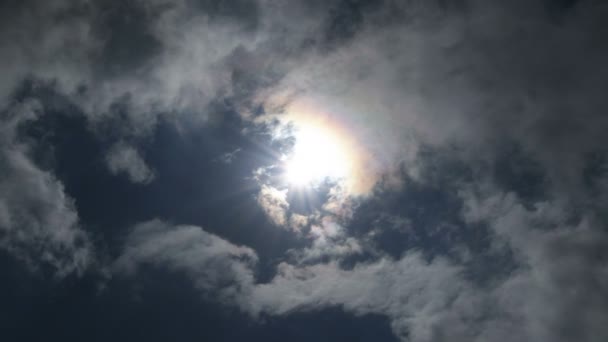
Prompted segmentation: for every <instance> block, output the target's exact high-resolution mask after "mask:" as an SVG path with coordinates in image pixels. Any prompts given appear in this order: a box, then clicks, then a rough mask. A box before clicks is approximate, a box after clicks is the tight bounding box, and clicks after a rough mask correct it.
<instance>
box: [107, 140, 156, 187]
mask: <svg viewBox="0 0 608 342" xmlns="http://www.w3.org/2000/svg"><path fill="white" fill-rule="evenodd" d="M106 163H107V165H108V169H110V172H112V173H113V174H119V173H125V174H126V175H127V176H128V177H129V179H130V180H131V181H132V182H133V183H143V184H145V183H149V182H151V181H152V180H153V179H154V177H155V174H154V171H152V169H150V167H148V165H147V164H146V162H145V161H144V159H143V158H142V157H141V156H140V155H139V152H137V150H136V149H135V148H134V147H132V146H129V145H125V144H121V143H117V144H115V145H114V146H112V148H111V149H110V150H109V151H108V153H107V155H106Z"/></svg>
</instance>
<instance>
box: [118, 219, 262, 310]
mask: <svg viewBox="0 0 608 342" xmlns="http://www.w3.org/2000/svg"><path fill="white" fill-rule="evenodd" d="M256 261H257V255H256V254H255V252H254V251H253V250H251V249H249V248H247V247H241V246H236V245H233V244H231V243H230V242H228V241H226V240H224V239H222V238H220V237H218V236H216V235H213V234H210V233H207V232H206V231H204V230H203V229H202V228H200V227H195V226H172V225H170V224H168V223H165V222H163V221H160V220H152V221H148V222H144V223H140V224H138V225H136V226H135V227H133V229H132V230H131V232H130V233H129V235H128V237H127V240H126V243H125V246H124V250H123V253H122V254H121V256H120V257H119V258H118V259H117V260H116V261H115V263H114V269H115V271H116V272H119V273H124V274H133V273H135V272H137V271H138V268H140V267H141V266H142V265H155V266H157V267H162V268H166V269H168V270H171V271H177V272H184V273H186V274H187V275H188V276H190V277H191V278H192V280H193V282H194V284H195V285H196V286H197V287H198V288H200V289H201V290H202V291H204V293H207V294H210V293H213V294H218V295H220V296H221V298H223V300H228V299H230V301H231V302H229V304H232V301H234V297H240V296H242V295H243V291H245V293H246V290H247V288H250V287H251V285H252V284H253V272H252V269H251V267H252V265H253V264H254V263H255V262H256Z"/></svg>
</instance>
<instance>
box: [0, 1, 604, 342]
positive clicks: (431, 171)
mask: <svg viewBox="0 0 608 342" xmlns="http://www.w3.org/2000/svg"><path fill="white" fill-rule="evenodd" d="M0 6H1V7H0V8H1V14H0V28H1V30H0V59H1V61H2V63H0V72H1V73H2V75H3V78H2V80H1V81H0V107H1V108H0V112H1V113H2V118H1V119H0V132H1V133H2V134H1V137H0V144H1V146H0V190H1V191H0V248H2V249H3V250H4V251H6V252H7V253H9V254H10V255H12V256H14V257H15V258H16V259H18V260H21V261H22V262H25V264H27V265H29V266H30V268H31V269H32V270H35V269H39V268H42V267H47V266H50V267H51V268H52V269H53V271H52V273H55V274H56V275H60V276H67V275H69V274H72V273H74V274H76V275H79V276H82V275H83V274H84V273H86V272H85V270H89V269H94V270H95V271H102V272H101V273H103V274H104V279H103V285H104V286H105V290H104V291H108V292H110V293H112V291H119V290H117V289H118V288H120V286H122V285H121V284H124V283H127V284H139V283H140V282H141V283H144V284H147V283H146V279H145V277H147V276H149V274H150V273H147V272H152V273H153V274H154V276H153V279H154V280H155V281H158V284H165V283H166V282H171V281H172V280H173V279H174V278H173V277H178V276H183V277H184V278H185V280H184V279H182V280H181V281H179V282H178V283H179V284H180V286H181V285H183V286H184V287H186V286H187V284H188V282H190V283H191V286H192V287H193V289H191V290H192V292H188V296H190V297H193V298H195V299H196V300H200V303H201V306H202V305H216V306H212V307H213V308H215V309H218V308H220V307H224V308H230V309H229V310H235V309H236V311H237V312H238V314H236V315H242V316H239V319H238V322H239V324H238V325H239V326H236V325H235V326H234V327H232V326H231V327H230V329H233V328H234V330H235V331H241V330H239V328H242V329H251V328H250V326H249V327H248V328H246V327H245V326H246V325H247V324H252V323H251V322H254V324H256V327H257V326H258V325H257V324H261V325H259V326H263V324H262V322H263V321H264V320H271V321H272V320H275V319H276V320H283V319H288V318H286V317H291V316H289V315H293V314H294V313H296V315H302V312H306V314H309V315H311V316H315V317H321V316H323V315H325V314H327V313H328V312H331V311H327V310H330V309H335V308H336V307H339V308H340V310H343V311H344V312H347V313H349V314H354V315H357V316H365V317H375V316H367V315H381V316H383V317H387V318H388V320H389V322H390V328H391V329H392V332H393V333H394V335H395V336H397V338H400V339H401V340H404V341H447V340H450V341H497V342H500V341H512V340H514V339H516V340H522V341H564V342H565V341H598V342H599V341H604V340H605V339H606V337H607V336H608V331H607V330H606V328H605V327H606V322H608V310H607V309H606V308H607V307H608V283H606V281H605V279H606V277H607V274H606V273H607V264H606V262H607V255H606V252H605V250H606V247H607V245H608V237H607V236H606V218H607V217H608V215H607V212H606V204H607V203H608V198H607V197H606V193H607V191H608V177H607V175H608V173H607V171H606V170H607V168H606V147H605V146H606V143H607V141H606V138H605V134H604V131H605V130H606V128H607V127H608V119H607V117H606V115H605V113H604V112H605V111H606V109H607V108H608V103H607V102H606V101H607V100H606V96H605V95H604V92H605V88H606V80H608V74H607V72H608V71H607V70H608V69H606V68H604V67H603V64H604V60H606V59H608V58H607V57H608V46H607V44H606V39H605V37H606V33H608V26H607V25H606V24H605V21H606V18H607V16H608V6H606V5H605V4H603V3H601V2H599V1H592V0H588V1H562V0H559V1H558V0H555V1H549V0H543V1H519V0H517V1H510V2H502V1H356V0H348V1H347V0H344V1H281V0H279V1H266V0H259V1H240V0H239V1H207V0H201V1H195V0H180V1H163V0H154V1H138V0H131V1H124V2H105V1H78V0H74V1H71V0H61V1H52V2H33V1H23V2H17V1H12V2H5V3H3V4H2V5H0ZM24 83H25V84H30V85H31V86H30V87H29V88H28V87H27V86H26V87H24V86H23V84H24ZM24 88H27V89H25V90H23V89H24ZM20 89H21V90H20ZM41 89H43V90H44V89H46V90H44V91H43V90H41ZM47 90H48V91H47ZM45 91H46V92H45ZM45 94H46V95H45ZM298 101H300V102H304V103H312V104H313V106H312V107H314V108H316V109H318V110H319V111H322V112H326V113H329V114H328V115H330V116H331V117H332V119H334V120H335V121H337V122H340V123H341V124H344V126H345V127H348V130H349V133H350V134H352V136H353V137H354V138H353V140H356V141H357V143H359V144H360V145H361V146H362V147H363V148H362V149H364V150H365V151H366V152H367V154H368V155H369V158H368V159H366V162H368V164H369V170H368V169H366V170H361V174H362V175H361V176H362V177H364V178H365V179H366V180H368V182H369V183H370V184H372V185H375V186H370V187H369V188H370V189H371V190H369V191H365V193H364V194H360V195H361V196H353V195H352V194H350V193H345V192H344V191H342V190H341V189H340V188H339V187H336V186H334V184H328V185H326V186H327V187H326V188H323V187H321V188H317V189H315V190H314V191H312V190H311V191H310V192H309V195H308V196H309V198H304V197H305V196H303V195H302V194H298V193H297V192H295V191H293V189H291V188H289V187H288V188H285V187H284V185H282V184H281V182H280V181H277V179H278V178H280V175H277V173H278V172H281V171H280V170H281V168H280V167H279V166H278V165H280V157H281V154H284V153H288V152H289V149H290V147H291V146H292V145H293V137H291V136H289V134H279V133H277V132H276V131H277V130H278V129H279V128H277V127H280V125H279V122H280V121H281V120H282V118H283V117H285V115H282V114H284V113H283V111H288V110H289V108H291V107H289V105H290V104H292V103H299V102H298ZM57 103H61V104H62V105H57ZM288 114H289V113H288ZM314 114H315V113H313V115H314ZM49 117H52V118H53V119H52V120H50V122H52V124H48V125H47V123H46V121H45V120H46V119H47V118H49ZM24 127H25V128H24ZM365 167H366V168H367V167H368V165H366V166H365ZM370 170H371V171H370ZM133 183H135V184H133ZM304 202H306V203H304ZM155 218H158V219H155ZM168 222H173V223H168ZM284 228H288V229H284ZM93 237H94V238H93ZM108 260H109V261H108ZM154 272H156V273H154ZM78 279H80V278H78ZM9 281H10V280H9ZM74 281H76V282H78V281H82V280H74ZM96 281H99V279H97V280H96ZM151 282H154V281H151ZM83 286H84V285H83ZM134 286H135V285H134ZM146 286H147V285H146ZM158 286H162V285H158ZM179 290H180V289H179V288H178V289H176V291H179ZM120 291H122V288H121V290H120ZM77 292H78V291H77ZM159 292H161V294H160V295H158V294H157V295H156V297H157V298H156V299H158V298H159V297H163V294H162V291H159ZM78 293H80V292H78ZM102 293H103V291H102ZM199 296H200V297H202V298H203V299H200V298H198V297H199ZM151 297H154V296H151ZM145 300H146V301H150V302H154V300H155V298H150V297H146V299H145ZM83 302H86V301H83ZM209 302H213V303H214V304H209ZM195 303H199V302H198V301H195ZM203 303H205V304H203ZM83 305H84V304H83ZM87 305H88V304H87ZM113 305H115V306H116V307H117V308H118V311H120V305H118V304H116V303H115V304H113ZM172 305H175V303H173V304H172ZM113 308H114V307H113ZM166 309H167V310H168V311H171V310H174V309H175V307H167V308H166ZM125 310H127V309H125ZM218 310H219V309H218ZM127 311H128V310H127ZM174 311H179V310H174ZM319 311H321V312H319ZM125 312H126V311H125ZM196 312H198V311H196ZM98 314H99V315H100V316H104V315H106V317H107V315H108V313H98ZM58 315H59V316H61V312H59V313H58ZM203 316H204V315H203ZM330 316H331V314H330ZM179 317H183V316H179ZM332 317H333V316H332ZM205 319H208V320H209V321H213V319H211V318H209V317H207V318H205ZM214 322H215V321H214ZM281 322H284V321H281ZM362 322H365V320H362ZM198 323H199V322H195V323H192V324H198ZM308 323H310V322H308ZM201 324H203V323H201ZM299 324H302V325H306V324H307V321H306V320H305V321H304V322H300V323H299ZM317 324H318V321H317ZM370 324H371V323H370ZM241 325H242V326H241ZM261 329H263V328H261ZM307 329H308V326H307ZM313 329H314V327H313ZM345 329H346V328H345ZM243 331H245V330H243ZM235 334H236V335H233V336H232V337H233V339H234V338H235V337H234V336H242V335H238V334H237V333H235ZM127 335H128V334H127ZM339 338H340V337H336V339H339ZM367 338H370V337H367ZM185 339H187V337H186V338H185Z"/></svg>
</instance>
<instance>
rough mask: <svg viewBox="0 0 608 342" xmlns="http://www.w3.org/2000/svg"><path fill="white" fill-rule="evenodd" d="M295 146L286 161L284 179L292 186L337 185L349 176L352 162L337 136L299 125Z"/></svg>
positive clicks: (320, 129) (315, 127) (325, 129)
mask: <svg viewBox="0 0 608 342" xmlns="http://www.w3.org/2000/svg"><path fill="white" fill-rule="evenodd" d="M294 138H295V145H294V147H293V150H292V151H291V153H290V155H288V156H286V157H285V179H286V181H287V182H288V183H289V184H291V185H293V186H299V187H302V186H313V185H316V184H318V183H320V182H323V181H326V180H329V181H334V182H338V181H340V180H342V179H344V178H345V177H347V176H348V175H349V172H350V169H351V161H350V159H349V153H348V150H347V149H346V148H345V146H344V144H343V142H342V141H341V140H340V138H339V136H338V135H337V134H335V133H334V132H332V131H331V130H330V129H328V128H326V127H322V126H315V125H301V126H299V127H297V129H296V132H295V136H294Z"/></svg>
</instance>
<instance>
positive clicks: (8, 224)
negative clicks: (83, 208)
mask: <svg viewBox="0 0 608 342" xmlns="http://www.w3.org/2000/svg"><path fill="white" fill-rule="evenodd" d="M42 110H43V109H42V107H41V106H40V104H39V103H38V102H36V101H33V100H32V101H26V102H23V103H20V104H15V105H14V106H12V107H11V108H10V109H9V110H8V111H7V112H4V113H2V115H3V117H2V118H1V119H0V133H1V134H0V136H1V138H0V190H1V191H0V247H1V248H3V249H5V250H7V251H9V252H10V253H11V254H12V255H14V256H15V257H16V258H18V259H20V260H22V261H23V262H25V263H26V264H27V265H28V266H29V267H30V268H31V269H34V270H35V269H40V267H42V266H50V267H51V268H52V271H53V273H55V274H56V275H57V276H60V277H61V276H64V275H67V274H69V273H72V272H76V273H82V272H83V271H84V270H85V269H86V268H87V266H88V265H89V264H90V263H91V262H92V261H93V255H92V246H91V244H90V241H89V238H88V236H87V234H86V233H85V232H84V231H83V230H81V229H80V226H79V222H78V214H77V213H76V209H75V208H74V203H73V200H72V199H71V198H69V197H68V196H67V195H66V194H65V191H64V188H63V185H62V184H61V182H59V181H58V180H57V179H56V178H55V177H54V175H53V174H51V173H50V172H48V171H44V170H41V169H40V168H39V167H38V166H37V165H36V164H35V163H34V162H33V161H32V159H31V157H30V149H31V146H30V145H28V144H27V143H25V142H22V141H20V139H19V136H18V132H17V131H18V129H19V127H20V125H23V124H24V123H26V122H28V121H32V120H36V119H37V117H38V116H39V115H41V112H42Z"/></svg>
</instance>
